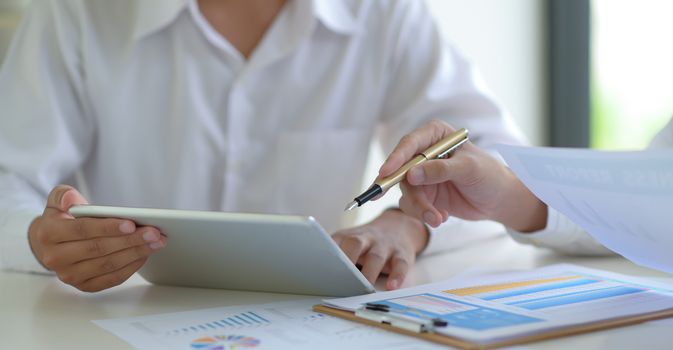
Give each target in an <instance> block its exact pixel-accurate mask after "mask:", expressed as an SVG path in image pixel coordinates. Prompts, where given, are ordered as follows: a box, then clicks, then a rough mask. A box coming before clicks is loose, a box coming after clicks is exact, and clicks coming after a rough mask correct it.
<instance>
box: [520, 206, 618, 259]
mask: <svg viewBox="0 0 673 350" xmlns="http://www.w3.org/2000/svg"><path fill="white" fill-rule="evenodd" d="M507 233H508V234H509V235H510V236H511V237H512V238H513V239H514V240H515V241H517V242H519V243H522V244H528V245H534V246H538V247H545V248H550V249H553V250H555V251H558V252H561V253H564V254H571V255H610V254H614V253H613V252H612V251H610V250H608V249H607V248H605V247H603V245H601V244H600V243H599V242H597V241H596V240H595V239H594V238H593V237H591V236H590V235H589V234H588V233H587V232H586V231H584V230H583V229H582V228H581V227H579V226H578V225H576V224H575V223H574V222H572V221H571V220H570V219H568V217H566V216H565V215H563V214H561V213H560V212H558V211H556V210H554V209H553V208H551V207H549V208H548V209H547V226H546V227H545V228H544V229H543V230H540V231H536V232H531V233H522V232H518V231H515V230H512V229H510V228H507Z"/></svg>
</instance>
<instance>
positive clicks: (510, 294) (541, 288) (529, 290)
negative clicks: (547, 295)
mask: <svg viewBox="0 0 673 350" xmlns="http://www.w3.org/2000/svg"><path fill="white" fill-rule="evenodd" d="M596 282H599V280H595V279H589V278H582V279H577V280H572V281H567V282H559V283H550V284H544V285H540V286H536V287H530V288H526V289H520V290H514V291H511V292H502V293H498V294H492V295H487V296H482V297H480V299H482V300H496V299H503V298H509V297H515V296H520V295H526V294H533V293H538V292H544V291H549V290H555V289H561V288H569V287H577V286H582V285H586V284H591V283H596Z"/></svg>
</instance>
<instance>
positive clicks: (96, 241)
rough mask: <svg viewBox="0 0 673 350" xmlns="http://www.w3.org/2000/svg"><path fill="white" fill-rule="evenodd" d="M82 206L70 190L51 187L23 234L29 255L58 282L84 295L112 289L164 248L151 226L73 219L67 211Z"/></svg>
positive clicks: (121, 220) (66, 187)
mask: <svg viewBox="0 0 673 350" xmlns="http://www.w3.org/2000/svg"><path fill="white" fill-rule="evenodd" d="M86 203H87V201H86V199H84V197H83V196H82V195H81V194H80V193H79V192H78V191H77V190H76V189H74V188H72V187H70V186H65V185H59V186H56V187H55V188H54V189H53V190H52V191H51V193H50V194H49V197H48V199H47V206H46V208H45V210H44V212H43V214H42V215H41V216H39V217H38V218H36V219H35V220H33V222H32V223H31V225H30V228H29V231H28V238H29V241H30V245H31V248H32V250H33V254H35V257H36V258H37V259H38V261H40V263H42V265H44V266H45V267H46V268H48V269H49V270H52V271H54V272H55V273H56V274H57V276H58V277H59V279H61V280H62V281H63V282H65V283H67V284H70V285H72V286H74V287H76V288H78V289H80V290H82V291H87V292H95V291H99V290H103V289H106V288H110V287H113V286H116V285H118V284H120V283H122V282H124V281H125V280H126V279H128V278H129V277H130V276H131V275H132V274H133V273H134V272H136V271H137V270H138V269H139V268H140V267H141V266H142V265H143V264H144V263H145V261H146V259H147V257H148V256H149V255H151V254H152V253H153V252H155V251H157V250H159V249H161V248H163V247H164V246H165V245H166V238H165V237H164V236H162V235H161V232H159V230H157V229H156V228H154V227H149V226H142V227H140V226H136V225H135V224H134V223H133V221H130V220H123V219H112V218H110V219H95V218H78V219H75V218H74V217H72V216H71V215H70V214H69V213H68V209H69V208H70V207H71V206H73V205H76V204H86Z"/></svg>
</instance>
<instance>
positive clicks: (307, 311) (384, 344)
mask: <svg viewBox="0 0 673 350" xmlns="http://www.w3.org/2000/svg"><path fill="white" fill-rule="evenodd" d="M319 302H320V300H319V299H309V300H303V301H292V302H281V303H271V304H262V305H245V306H233V307H222V308H213V309H205V310H195V311H186V312H178V313H170V314H161V315H152V316H142V317H131V318H123V319H113V320H99V321H94V322H95V323H96V324H97V325H99V326H100V327H102V328H104V329H106V330H108V331H109V332H111V333H113V334H115V335H117V336H118V337H120V338H122V339H124V340H125V341H126V342H128V343H129V344H131V345H132V346H134V347H135V348H137V349H143V350H146V349H162V350H163V349H184V350H188V349H190V350H195V349H203V350H216V349H218V350H226V349H250V350H258V349H259V350H264V349H310V350H315V349H320V350H329V349H391V350H416V349H418V350H420V349H445V347H442V346H438V345H435V344H433V343H429V342H425V341H423V340H418V339H414V338H409V337H405V336H403V335H399V334H396V333H392V332H388V331H385V330H381V329H379V328H375V327H370V326H366V325H361V324H358V323H353V322H348V321H345V320H342V319H339V318H336V317H332V316H328V315H323V314H319V313H316V312H313V311H311V307H312V306H313V305H315V304H317V303H319Z"/></svg>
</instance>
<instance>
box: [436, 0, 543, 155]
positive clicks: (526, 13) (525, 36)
mask: <svg viewBox="0 0 673 350" xmlns="http://www.w3.org/2000/svg"><path fill="white" fill-rule="evenodd" d="M427 3H428V5H429V7H430V8H431V10H432V11H433V12H434V13H435V15H436V17H437V20H438V22H439V24H440V26H441V28H442V29H443V32H444V34H445V36H446V37H447V38H448V39H449V40H450V42H452V43H453V44H454V45H455V46H457V47H458V48H459V49H460V50H461V52H462V53H463V54H464V55H466V56H467V57H468V58H470V59H471V60H472V61H473V62H475V63H476V64H477V66H478V67H479V68H480V70H481V72H482V74H483V76H484V78H485V80H486V82H487V83H488V85H489V86H490V87H491V89H492V90H493V92H494V93H495V95H496V97H497V98H499V99H500V101H501V102H502V103H503V104H504V106H505V107H506V108H507V109H508V110H509V111H510V113H511V114H512V116H513V117H514V118H515V120H516V121H517V122H518V124H519V126H520V127H521V129H522V130H523V131H524V133H525V134H526V136H527V137H528V138H529V141H530V142H532V143H533V144H536V145H542V144H546V142H547V136H546V133H545V132H544V130H546V119H547V118H546V117H547V115H546V113H547V111H546V91H547V90H546V59H545V45H546V44H545V35H546V25H545V15H544V11H545V8H544V6H545V2H544V1H540V0H470V1H461V0H427Z"/></svg>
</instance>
